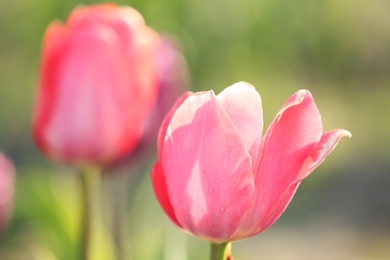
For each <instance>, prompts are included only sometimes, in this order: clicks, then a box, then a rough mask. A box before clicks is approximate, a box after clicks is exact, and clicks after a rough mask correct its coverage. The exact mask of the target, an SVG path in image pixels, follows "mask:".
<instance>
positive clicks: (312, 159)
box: [299, 129, 352, 180]
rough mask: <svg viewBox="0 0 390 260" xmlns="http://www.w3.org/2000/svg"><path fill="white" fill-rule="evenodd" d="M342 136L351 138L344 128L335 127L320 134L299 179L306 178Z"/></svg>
mask: <svg viewBox="0 0 390 260" xmlns="http://www.w3.org/2000/svg"><path fill="white" fill-rule="evenodd" d="M342 137H348V138H351V137H352V135H351V133H350V132H348V131H347V130H344V129H335V130H332V131H329V132H327V133H325V134H323V135H322V137H321V140H320V141H319V143H318V144H317V145H316V147H315V148H314V149H313V151H312V152H311V153H310V156H309V158H307V160H306V162H305V165H304V167H303V168H302V171H301V174H300V176H299V178H300V180H303V179H304V178H306V177H307V176H308V175H309V174H310V173H311V172H312V171H313V170H314V169H315V168H317V167H318V166H319V165H320V164H321V163H322V162H323V161H324V160H325V159H326V157H328V155H329V154H330V153H331V152H332V151H333V149H334V148H336V146H337V144H338V143H339V141H340V140H341V138H342Z"/></svg>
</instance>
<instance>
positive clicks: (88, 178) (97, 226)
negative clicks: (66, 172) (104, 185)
mask: <svg viewBox="0 0 390 260" xmlns="http://www.w3.org/2000/svg"><path fill="white" fill-rule="evenodd" d="M80 177H81V190H82V220H81V258H80V259H81V260H98V259H114V257H113V252H112V250H113V249H112V243H111V241H110V239H109V237H108V236H107V230H106V229H105V227H104V222H103V217H102V211H101V194H100V190H101V171H100V169H99V168H97V167H85V168H82V169H80Z"/></svg>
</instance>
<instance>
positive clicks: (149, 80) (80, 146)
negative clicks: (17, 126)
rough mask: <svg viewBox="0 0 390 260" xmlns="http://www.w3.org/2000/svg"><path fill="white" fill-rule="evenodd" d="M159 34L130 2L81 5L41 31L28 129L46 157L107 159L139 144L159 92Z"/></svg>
mask: <svg viewBox="0 0 390 260" xmlns="http://www.w3.org/2000/svg"><path fill="white" fill-rule="evenodd" d="M158 46H159V37H158V35H157V34H156V33H155V32H154V31H152V30H151V29H150V28H148V27H146V25H145V23H144V20H143V18H142V16H141V15H140V14H139V13H138V12H137V11H136V10H134V9H132V8H130V7H124V6H123V7H120V6H116V5H114V4H100V5H92V6H88V7H87V6H79V7H77V8H76V9H75V10H73V12H72V13H71V14H70V16H69V18H68V20H67V22H66V24H61V23H60V22H58V21H56V22H53V23H52V24H51V25H50V26H49V27H48V28H47V30H46V33H45V37H44V40H43V53H42V60H41V68H40V78H39V85H38V93H37V100H36V106H35V114H34V117H33V135H34V139H35V141H36V143H37V144H38V146H39V148H40V149H41V150H42V151H43V152H44V153H46V154H47V155H48V156H50V157H52V158H54V159H57V160H60V161H65V162H70V163H75V164H106V163H109V162H112V161H115V160H117V159H119V158H121V157H123V156H124V155H126V154H128V153H129V152H130V150H131V149H133V148H134V147H135V145H136V144H137V142H138V140H139V138H140V135H141V131H142V126H143V124H144V121H145V120H146V117H147V115H148V113H149V111H150V110H151V108H152V106H153V104H154V101H155V98H156V95H157V91H158V84H157V68H156V62H155V59H156V53H157V48H158Z"/></svg>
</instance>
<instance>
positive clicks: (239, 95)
mask: <svg viewBox="0 0 390 260" xmlns="http://www.w3.org/2000/svg"><path fill="white" fill-rule="evenodd" d="M217 98H218V100H219V101H220V102H221V104H222V106H223V108H224V109H225V111H226V112H227V113H228V115H229V116H230V118H231V119H232V121H233V123H234V125H235V127H236V128H237V130H238V132H239V133H240V134H241V137H242V139H243V141H244V143H245V146H246V148H247V149H248V152H249V154H250V156H251V158H252V166H253V172H255V170H256V169H257V166H258V162H259V159H260V157H259V152H260V144H261V136H262V132H263V109H262V107H261V98H260V95H259V93H258V92H257V91H256V89H255V88H254V87H253V86H252V85H250V84H248V83H245V82H239V83H236V84H234V85H232V86H230V87H228V88H226V89H225V90H224V91H222V92H221V93H220V94H219V95H218V96H217Z"/></svg>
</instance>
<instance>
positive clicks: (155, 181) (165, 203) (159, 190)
mask: <svg viewBox="0 0 390 260" xmlns="http://www.w3.org/2000/svg"><path fill="white" fill-rule="evenodd" d="M190 95H192V93H191V92H186V93H184V94H183V95H182V96H181V97H180V98H178V100H177V101H176V102H175V104H174V105H173V106H172V108H171V110H170V111H169V112H168V113H167V115H166V117H165V118H164V121H163V122H162V124H161V127H160V132H159V134H158V140H157V150H158V157H159V158H158V161H157V162H156V163H155V165H154V166H153V169H152V185H153V190H154V193H155V195H156V198H157V200H158V202H159V203H160V205H161V207H162V208H163V210H164V212H165V213H166V214H167V215H168V216H169V218H170V219H171V220H172V221H173V222H174V223H175V224H176V225H178V226H179V227H181V225H180V224H179V222H178V221H177V219H176V216H175V213H174V212H173V208H172V205H171V201H170V199H169V196H168V191H167V185H166V180H165V176H164V172H163V169H162V167H161V162H160V160H161V158H160V157H161V155H162V152H161V151H162V148H163V141H164V137H165V135H166V132H167V128H168V125H169V123H170V121H171V118H172V116H173V113H174V112H175V111H176V109H177V108H178V107H179V106H180V105H181V104H182V103H183V101H184V100H185V99H186V98H187V97H188V96H190Z"/></svg>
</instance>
